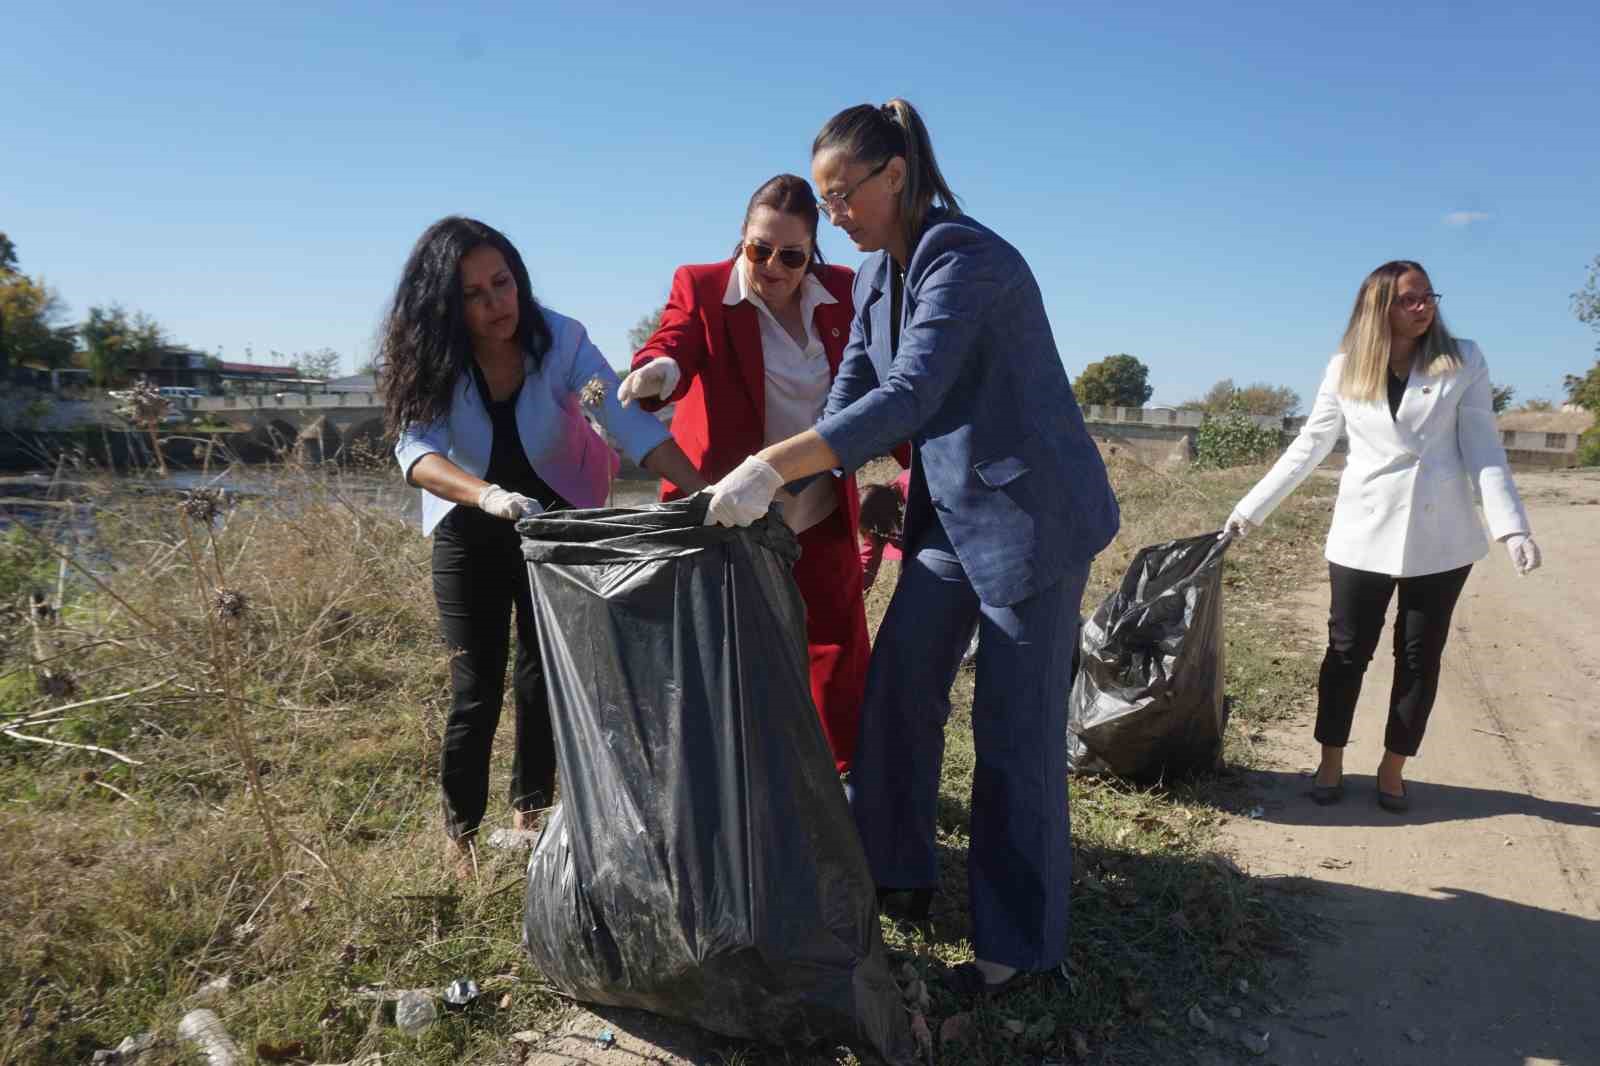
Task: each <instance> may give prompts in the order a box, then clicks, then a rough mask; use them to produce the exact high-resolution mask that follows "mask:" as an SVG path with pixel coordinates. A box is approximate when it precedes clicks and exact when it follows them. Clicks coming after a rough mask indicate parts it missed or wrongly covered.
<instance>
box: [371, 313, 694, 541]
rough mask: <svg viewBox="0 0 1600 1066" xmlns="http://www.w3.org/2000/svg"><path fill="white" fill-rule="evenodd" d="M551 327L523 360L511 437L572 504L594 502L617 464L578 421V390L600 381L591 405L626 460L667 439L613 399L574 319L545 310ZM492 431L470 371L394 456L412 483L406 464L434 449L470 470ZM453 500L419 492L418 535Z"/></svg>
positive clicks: (476, 468) (480, 464) (599, 360)
mask: <svg viewBox="0 0 1600 1066" xmlns="http://www.w3.org/2000/svg"><path fill="white" fill-rule="evenodd" d="M542 310H543V311H544V317H545V321H546V322H548V323H549V324H550V333H551V337H552V340H551V344H550V350H549V351H548V352H546V353H545V354H544V359H543V360H542V361H541V362H540V363H539V364H538V365H537V366H536V365H534V360H533V357H532V356H531V355H530V356H528V357H527V375H528V376H527V379H526V381H525V382H524V383H523V386H522V392H521V393H519V394H518V396H517V434H518V436H520V437H521V438H522V450H523V451H524V452H526V453H527V456H528V462H529V463H530V464H532V466H533V469H534V472H535V473H536V474H538V475H539V476H540V477H541V478H543V479H544V480H545V483H546V484H548V485H549V486H550V487H551V488H552V489H555V490H556V492H557V493H559V494H560V495H561V498H562V499H564V500H566V501H567V502H568V503H570V504H572V506H574V507H599V506H600V505H602V504H604V503H605V501H606V493H607V492H608V491H609V489H610V487H611V479H612V478H613V477H615V476H616V473H617V468H618V467H619V466H620V465H621V464H620V462H619V460H618V459H617V453H616V452H614V451H612V450H611V448H610V447H609V446H608V445H607V444H606V442H605V441H604V440H603V439H601V437H600V435H599V434H598V433H596V432H595V431H594V429H593V428H592V427H591V426H590V425H589V423H588V421H587V420H585V418H584V416H583V415H584V413H583V407H582V405H581V404H580V403H579V400H578V395H579V393H580V392H581V391H582V390H583V387H584V386H585V385H586V384H588V383H589V382H591V381H594V380H599V382H600V383H601V385H602V386H603V391H604V402H603V403H601V404H599V405H597V406H595V407H594V408H592V409H591V410H590V414H592V415H593V416H594V417H595V418H597V419H598V420H599V421H600V424H601V425H603V426H605V427H606V432H608V433H610V434H611V436H612V438H614V439H615V440H616V442H617V443H618V445H620V446H621V448H622V450H623V451H624V452H625V453H627V455H628V458H629V459H632V460H633V461H634V462H639V461H641V460H642V459H643V458H644V457H645V456H646V455H649V454H650V452H652V451H654V450H655V448H656V447H657V446H658V445H660V444H662V443H663V442H665V441H666V440H667V437H668V433H667V428H666V427H665V426H663V425H662V424H661V422H660V421H659V420H658V419H657V418H656V417H655V416H654V415H651V414H646V413H645V412H644V411H641V410H640V409H639V408H638V407H623V406H622V405H621V404H619V403H618V402H617V383H618V379H617V374H616V371H614V370H612V369H611V364H610V363H607V362H606V360H605V357H604V356H603V355H601V354H600V350H599V349H598V348H596V347H595V346H594V343H593V342H592V341H590V340H589V334H588V332H587V331H586V330H585V329H584V328H583V324H582V323H581V322H579V321H577V320H576V319H572V318H568V317H566V316H565V315H559V314H556V313H555V312H554V311H552V310H550V309H549V308H543V309H542ZM493 443H494V428H493V425H492V424H491V423H490V421H489V412H488V409H487V408H486V407H485V406H484V402H483V397H481V396H479V395H478V388H477V385H476V384H475V383H474V382H473V375H471V374H462V375H461V377H460V379H459V380H458V381H457V382H456V389H455V395H454V396H453V397H452V398H451V401H450V412H449V414H447V415H446V416H445V417H443V418H441V419H439V420H438V421H437V422H434V423H433V424H432V425H427V426H420V425H415V424H413V425H409V426H407V427H406V428H405V429H404V430H403V431H402V432H401V434H400V439H399V440H398V441H396V442H395V447H394V455H395V458H396V459H397V460H399V462H400V469H401V471H402V472H403V473H404V474H405V476H406V481H407V482H409V481H410V480H411V468H412V467H414V466H416V465H417V460H418V459H421V458H422V457H423V456H424V455H430V454H432V453H435V452H437V453H439V454H440V455H443V456H444V457H445V458H446V459H449V460H450V461H451V462H452V463H454V464H456V465H457V466H459V467H460V468H461V469H463V470H465V471H466V472H467V473H469V474H471V475H472V476H473V477H482V476H483V475H484V472H485V471H487V470H488V469H489V454H490V451H491V448H492V446H493ZM454 506H455V504H453V503H451V502H450V501H449V500H444V499H440V498H439V497H438V496H435V495H434V494H433V493H431V492H428V491H427V490H426V489H424V490H423V492H422V533H423V535H424V536H427V535H428V534H430V533H432V532H433V529H434V527H435V526H437V525H438V524H439V520H440V519H442V518H443V517H444V516H445V515H447V514H449V513H450V509H451V508H452V507H454Z"/></svg>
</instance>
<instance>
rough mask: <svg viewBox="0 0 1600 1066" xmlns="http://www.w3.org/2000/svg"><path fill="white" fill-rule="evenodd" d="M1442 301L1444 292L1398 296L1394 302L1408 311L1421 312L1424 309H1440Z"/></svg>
mask: <svg viewBox="0 0 1600 1066" xmlns="http://www.w3.org/2000/svg"><path fill="white" fill-rule="evenodd" d="M1442 299H1444V293H1442V292H1424V293H1418V294H1417V295H1415V296H1396V297H1395V298H1394V302H1395V303H1396V304H1397V305H1398V306H1399V307H1401V308H1402V309H1404V310H1406V311H1420V310H1422V309H1423V308H1424V307H1438V306H1439V301H1440V300H1442Z"/></svg>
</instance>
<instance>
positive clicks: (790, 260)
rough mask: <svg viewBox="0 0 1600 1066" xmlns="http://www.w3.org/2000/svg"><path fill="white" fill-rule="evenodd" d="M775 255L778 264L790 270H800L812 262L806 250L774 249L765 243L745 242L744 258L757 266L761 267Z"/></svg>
mask: <svg viewBox="0 0 1600 1066" xmlns="http://www.w3.org/2000/svg"><path fill="white" fill-rule="evenodd" d="M774 255H776V256H777V257H778V262H780V263H782V264H783V265H784V266H786V267H788V268H789V269H790V270H799V269H800V268H801V267H803V266H805V265H806V263H808V262H810V261H811V253H810V252H808V251H806V250H805V249H804V248H774V247H773V246H772V245H770V244H768V243H766V242H765V241H745V242H744V257H745V258H746V259H748V260H750V262H752V263H754V264H755V265H756V266H760V265H761V264H762V263H765V262H766V261H767V260H769V259H771V258H772V257H773V256H774Z"/></svg>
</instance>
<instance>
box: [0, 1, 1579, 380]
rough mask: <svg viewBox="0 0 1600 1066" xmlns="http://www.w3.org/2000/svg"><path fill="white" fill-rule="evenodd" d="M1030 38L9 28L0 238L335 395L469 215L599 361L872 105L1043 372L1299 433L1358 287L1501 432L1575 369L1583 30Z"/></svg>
mask: <svg viewBox="0 0 1600 1066" xmlns="http://www.w3.org/2000/svg"><path fill="white" fill-rule="evenodd" d="M1041 7H1042V5H1034V4H1027V5H1015V6H1011V5H1008V4H1006V3H987V4H982V5H974V4H966V5H955V6H948V7H946V6H943V5H923V6H921V7H919V8H916V9H910V8H904V9H895V10H892V11H889V9H887V8H886V9H884V10H885V11H886V12H888V13H885V14H870V13H865V12H866V10H867V9H866V8H865V7H862V8H860V9H858V10H857V11H856V12H854V13H851V12H847V11H843V10H841V9H837V8H829V7H823V6H815V5H769V6H766V7H763V6H761V5H751V4H743V5H729V6H721V5H705V4H702V5H695V6H692V7H687V6H683V5H671V6H668V5H644V4H635V5H623V4H609V3H605V2H596V3H589V4H584V5H561V4H506V5H493V6H490V5H476V4H463V5H459V6H457V7H455V8H453V9H451V10H449V11H447V12H444V13H440V10H439V9H438V8H437V7H436V6H433V5H429V6H411V5H404V4H385V5H347V4H328V3H323V4H314V5H313V4H298V3H289V4H275V5H264V4H262V5H255V4H252V5H240V6H239V7H238V8H237V9H234V8H233V6H232V5H214V4H208V5H204V6H200V5H195V6H192V7H182V6H179V5H142V4H140V5H130V4H124V3H118V4H75V5H26V6H25V7H24V8H22V9H21V10H20V11H13V12H10V13H9V14H8V15H7V17H6V20H5V21H6V26H5V30H4V36H5V41H4V45H3V53H4V61H3V62H4V69H5V82H6V84H7V86H8V89H9V91H8V92H7V96H8V98H9V100H10V105H9V106H8V107H7V108H6V109H5V113H4V117H3V118H0V230H4V231H6V232H8V233H9V234H10V235H11V237H12V239H13V240H14V241H15V242H16V244H17V247H18V250H19V253H20V256H21V259H22V266H23V269H24V270H26V271H28V272H30V273H34V274H42V275H44V277H45V278H46V279H47V280H48V281H49V282H50V283H51V284H52V285H54V286H56V287H57V288H58V289H59V290H60V292H61V294H62V295H63V296H64V297H65V298H66V300H67V301H68V303H69V304H70V306H71V309H72V311H73V313H74V314H75V315H77V316H81V315H82V314H83V313H84V312H85V311H86V310H87V308H88V307H89V306H90V305H92V304H97V303H108V302H111V301H114V300H115V301H120V302H121V303H123V304H124V305H126V306H128V307H132V308H137V309H140V310H143V311H146V312H148V313H150V314H151V315H153V316H154V317H155V318H156V319H157V320H159V321H160V322H161V323H163V324H164V325H165V326H166V327H167V329H168V330H169V332H170V334H171V335H172V337H173V338H174V340H176V341H178V342H180V343H184V344H188V345H192V346H194V347H198V348H203V349H206V350H208V351H216V350H218V349H221V351H222V353H223V355H224V357H226V358H229V359H242V358H244V356H245V349H246V347H247V346H249V347H251V348H253V349H254V352H255V354H256V357H257V358H258V359H259V358H262V357H264V355H265V353H266V352H268V351H269V350H271V349H277V350H279V351H282V352H294V351H299V350H305V349H312V348H319V347H323V346H328V347H332V348H334V349H336V350H338V351H340V352H341V353H343V354H344V357H345V362H346V366H347V367H350V366H353V365H354V364H355V362H357V361H360V360H362V359H364V358H366V357H367V356H368V355H369V354H370V351H371V344H372V338H373V334H374V332H375V328H376V326H377V323H378V320H379V317H380V316H381V314H382V312H383V309H384V304H385V301H386V300H387V298H388V297H389V295H390V294H391V291H392V287H393V285H394V282H395V280H396V278H397V275H398V272H399V268H400V265H401V262H402V260H403V259H404V257H405V255H406V252H407V251H408V249H409V247H410V245H411V243H412V242H413V241H414V240H415V238H416V236H417V235H418V234H419V233H420V232H421V231H422V229H423V228H424V227H425V226H426V225H427V224H428V223H429V222H431V221H433V220H434V219H435V218H437V217H439V216H441V215H444V214H448V213H452V212H462V213H467V214H472V215H475V216H477V217H480V218H482V219H484V220H485V221H488V222H490V223H491V224H493V225H495V226H497V227H499V228H501V229H502V230H504V231H505V232H506V233H507V234H508V235H509V236H510V237H511V238H512V240H513V241H514V242H515V243H516V244H517V245H518V247H519V248H520V249H521V250H522V252H523V255H524V257H525V258H526V259H527V261H528V264H529V268H530V270H531V272H532V275H533V280H534V284H535V287H536V289H537V291H538V294H539V296H540V298H541V299H543V300H544V301H545V302H546V303H548V304H549V305H550V306H552V307H554V308H556V309H558V310H560V311H562V312H564V313H566V314H570V315H573V316H575V317H577V318H579V319H581V320H582V321H584V322H585V323H586V324H587V325H588V326H589V329H590V332H591V334H592V335H593V336H594V338H595V339H596V341H597V343H599V345H600V346H601V349H602V350H603V351H605V352H606V354H607V355H608V356H609V357H610V358H611V361H612V362H613V363H614V364H618V365H621V364H623V363H625V362H626V360H627V356H628V355H629V353H628V352H627V351H626V341H625V337H626V333H627V330H628V327H629V326H630V325H632V324H633V322H634V321H635V320H636V319H637V318H638V317H639V316H640V315H641V314H643V313H645V312H646V311H648V310H650V309H651V308H652V307H654V306H656V305H658V304H659V303H660V302H661V300H662V299H663V298H664V297H665V294H666V290H667V285H668V282H669V280H670V278H671V274H672V270H673V267H674V266H676V265H677V264H680V263H685V262H707V261H712V260H716V259H721V258H724V257H725V256H726V255H727V254H729V252H730V250H731V248H732V246H733V244H734V242H735V240H736V239H737V236H738V225H739V221H740V218H741V214H742V211H743V207H744V203H745V201H746V199H747V198H748V196H749V194H750V192H751V191H752V190H753V189H754V188H755V186H756V185H758V184H759V183H760V182H762V181H763V180H765V179H766V178H768V177H770V176H771V175H773V174H775V173H778V172H781V171H794V172H797V173H800V174H805V175H808V176H809V159H808V149H809V147H810V143H811V138H812V137H813V136H814V135H815V133H816V131H817V129H818V128H819V127H820V125H821V124H822V122H823V121H825V120H826V119H827V117H828V116H829V115H830V114H832V113H833V112H835V111H837V110H838V109H840V108H841V107H844V106H848V105H850V104H855V103H860V102H863V101H871V102H874V103H876V102H881V101H883V100H884V99H886V98H888V97H889V96H892V95H902V96H905V97H907V98H908V99H910V100H911V101H912V102H913V103H915V104H916V105H917V106H918V107H919V108H920V109H921V110H922V111H923V114H924V117H925V118H926V119H927V121H928V123H929V126H930V128H931V130H932V133H933V137H934V144H935V147H936V149H937V151H938V153H939V156H940V160H941V163H942V164H943V166H944V169H945V172H946V175H947V176H948V178H949V179H950V181H951V183H952V185H953V186H954V187H955V189H956V191H957V193H958V194H960V195H961V196H962V197H963V198H964V200H965V202H966V205H967V207H968V209H969V211H970V212H971V213H972V214H973V215H974V216H975V217H977V218H978V219H980V220H982V221H983V222H985V223H986V224H988V225H990V226H991V227H992V228H994V229H995V230H997V231H998V232H999V233H1001V234H1002V235H1003V236H1005V237H1006V238H1007V239H1009V240H1010V241H1011V242H1012V243H1014V244H1015V245H1016V246H1017V247H1018V248H1019V249H1021V251H1022V252H1023V254H1024V255H1025V256H1026V257H1027V258H1028V260H1029V262H1030V263H1031V264H1032V266H1033V269H1034V272H1035V273H1036V274H1037V276H1038V278H1039V282H1040V285H1041V287H1042V289H1043V290H1044V293H1045V299H1046V304H1047V307H1048V309H1049V312H1050V317H1051V322H1052V324H1053V326H1054V330H1055V335H1056V340H1057V344H1058V346H1059V348H1060V349H1061V354H1062V358H1063V361H1064V362H1065V363H1066V365H1067V367H1068V369H1069V371H1071V372H1072V373H1073V374H1076V373H1078V372H1079V371H1080V370H1081V369H1082V368H1083V366H1084V364H1086V363H1087V362H1090V361H1092V360H1094V359H1098V358H1101V357H1103V356H1105V355H1107V354H1110V353H1113V352H1123V351H1126V352H1132V353H1133V354H1135V355H1137V356H1139V357H1140V358H1141V359H1143V360H1144V361H1145V362H1146V363H1147V364H1149V366H1150V368H1151V381H1152V384H1154V385H1155V387H1156V399H1157V400H1158V401H1167V402H1180V401H1182V400H1184V399H1187V398H1190V397H1192V396H1195V395H1197V394H1199V393H1200V392H1202V391H1204V389H1205V388H1206V387H1207V386H1209V385H1210V384H1211V383H1212V382H1214V381H1216V380H1217V379H1219V378H1222V377H1230V376H1231V377H1233V378H1235V379H1236V380H1238V381H1240V382H1241V383H1242V382H1245V381H1252V380H1266V381H1270V382H1273V383H1279V384H1287V385H1290V386H1292V387H1294V388H1295V389H1297V390H1298V391H1299V392H1300V393H1301V394H1302V396H1303V398H1304V399H1305V401H1306V403H1307V404H1309V401H1310V398H1311V395H1312V393H1313V391H1314V390H1315V387H1316V382H1317V380H1318V378H1319V377H1320V373H1321V368H1322V366H1323V364H1324V362H1325V360H1326V358H1327V356H1328V354H1329V353H1330V352H1331V351H1332V350H1333V348H1334V346H1335V345H1336V343H1337V341H1338V337H1339V334H1340V332H1341V331H1342V328H1343V324H1344V319H1345V316H1346V315H1347V314H1348V312H1349V306H1350V303H1351V300H1352V298H1353V296H1354V293H1355V289H1356V286H1357V285H1358V283H1359V282H1360V280H1361V278H1362V277H1363V276H1364V275H1365V274H1366V273H1367V272H1368V271H1369V270H1370V269H1371V268H1372V267H1374V266H1376V265H1377V264H1378V263H1380V262H1382V261H1384V260H1387V259H1391V258H1396V257H1403V258H1414V259H1420V260H1421V261H1422V262H1424V263H1425V264H1427V265H1428V267H1429V269H1430V271H1431V273H1432V275H1433V280H1434V285H1435V287H1436V288H1437V289H1439V290H1440V291H1441V292H1443V293H1445V294H1446V299H1445V301H1444V304H1443V311H1444V313H1445V315H1446V318H1447V321H1449V322H1450V323H1451V325H1452V327H1453V328H1454V329H1455V330H1456V331H1457V332H1458V333H1459V334H1460V335H1462V336H1467V337H1472V338H1475V339H1476V340H1478V341H1479V343H1480V344H1481V345H1482V346H1483V348H1484V350H1485V352H1486V354H1487V355H1488V358H1489V361H1490V365H1491V367H1492V369H1493V376H1494V378H1495V379H1496V380H1497V381H1500V382H1503V383H1507V384H1511V385H1514V386H1515V387H1516V389H1517V391H1518V395H1519V398H1526V397H1531V396H1544V397H1551V398H1556V397H1558V396H1559V395H1560V390H1559V385H1560V381H1561V378H1562V375H1563V374H1566V373H1570V372H1573V371H1579V370H1582V369H1584V368H1587V367H1588V366H1589V365H1591V364H1592V361H1593V359H1594V343H1595V336H1594V334H1593V333H1591V332H1590V331H1589V330H1587V329H1586V328H1585V327H1583V326H1582V325H1581V324H1580V323H1578V322H1577V321H1576V320H1574V319H1573V317H1572V315H1571V311H1570V307H1569V297H1570V294H1571V293H1572V292H1573V291H1574V290H1575V289H1577V288H1579V287H1580V286H1581V285H1582V283H1583V280H1584V275H1585V267H1586V265H1587V263H1588V262H1589V261H1590V260H1591V259H1593V258H1594V257H1595V256H1596V255H1600V137H1597V136H1596V130H1597V127H1600V111H1597V109H1596V100H1597V99H1600V61H1597V59H1596V54H1595V51H1594V44H1595V41H1596V40H1597V39H1600V6H1597V5H1596V4H1594V3H1593V2H1592V0H1589V2H1576V0H1574V2H1570V3H1538V2H1535V3H1532V4H1528V5H1520V6H1516V7H1513V5H1509V4H1505V3H1503V2H1497V3H1458V4H1412V5H1388V4H1385V5H1366V4H1338V5H1334V4H1323V5H1316V6H1315V7H1314V8H1311V9H1307V10H1301V7H1302V5H1295V4H1281V3H1277V4H1271V5H1266V4H1262V5H1255V4H1233V5H1228V6H1227V8H1226V10H1223V9H1222V7H1221V5H1195V4H1171V5H1164V6H1163V5H1143V4H1137V3H1134V4H1126V3H1125V4H1116V5H1104V4H1097V5H1092V6H1088V7H1085V8H1084V9H1081V10H1074V9H1069V10H1066V11H1061V12H1056V13H1041V11H1040V8H1041ZM158 8H159V9H158ZM1208 8H1215V10H1209V11H1208V10H1205V9H1208ZM823 248H824V250H825V251H826V252H827V253H828V254H829V255H830V256H831V257H832V258H833V260H834V261H835V262H840V263H845V264H847V265H854V264H855V263H856V262H858V261H859V259H860V256H859V255H858V254H857V253H856V252H855V251H854V249H853V248H851V247H850V246H849V245H848V243H847V242H845V241H844V240H842V239H840V238H839V237H838V236H837V235H836V234H834V233H832V232H828V233H825V234H824V237H823Z"/></svg>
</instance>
